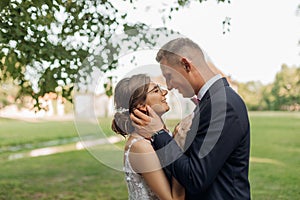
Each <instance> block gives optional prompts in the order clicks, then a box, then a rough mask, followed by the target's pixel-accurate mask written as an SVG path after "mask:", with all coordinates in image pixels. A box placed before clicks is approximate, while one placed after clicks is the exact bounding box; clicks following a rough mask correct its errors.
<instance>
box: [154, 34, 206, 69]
mask: <svg viewBox="0 0 300 200" xmlns="http://www.w3.org/2000/svg"><path fill="white" fill-rule="evenodd" d="M195 54H197V56H195ZM199 54H200V58H203V60H205V58H204V54H203V52H202V50H201V48H200V47H199V45H198V44H196V43H195V42H193V41H192V40H190V39H189V38H176V39H174V40H171V41H169V42H168V43H166V44H165V45H163V46H162V47H161V48H160V50H159V51H158V53H157V55H156V61H157V62H161V61H162V60H163V59H166V60H167V61H168V63H170V64H178V63H179V62H180V58H181V57H186V58H188V59H190V60H191V61H194V59H195V58H197V59H199Z"/></svg>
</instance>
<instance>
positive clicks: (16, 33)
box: [0, 0, 230, 102]
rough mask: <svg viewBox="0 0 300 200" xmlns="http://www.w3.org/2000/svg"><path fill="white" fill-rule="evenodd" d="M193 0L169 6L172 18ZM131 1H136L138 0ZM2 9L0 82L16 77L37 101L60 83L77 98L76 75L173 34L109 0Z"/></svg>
mask: <svg viewBox="0 0 300 200" xmlns="http://www.w3.org/2000/svg"><path fill="white" fill-rule="evenodd" d="M192 1H193V0H177V1H176V3H174V4H172V6H170V7H169V8H168V9H165V11H166V12H167V15H168V18H171V13H172V12H174V11H176V10H179V9H181V8H183V7H186V6H188V5H189V4H190V2H192ZM216 1H217V2H227V3H230V1H229V0H227V1H226V0H216ZM128 2H129V3H130V4H131V5H132V6H134V3H135V1H133V0H130V1H128ZM198 2H199V3H202V2H203V1H202V0H199V1H198ZM0 9H1V11H0V48H1V51H0V81H1V82H4V81H5V80H7V79H9V78H12V79H13V82H14V83H17V84H18V85H20V88H21V89H20V91H19V94H18V96H22V95H31V96H32V97H33V98H34V99H36V100H38V97H39V96H43V95H44V94H45V93H49V92H55V89H56V88H57V87H58V86H60V87H62V96H63V97H65V98H66V99H68V100H70V101H71V100H72V91H73V89H74V82H75V80H76V79H79V78H80V79H83V80H84V81H86V82H88V81H89V80H90V77H89V74H90V72H91V71H93V70H94V69H95V68H98V69H99V70H100V71H102V72H106V71H108V70H111V69H114V68H116V67H117V60H116V58H117V56H118V54H119V53H120V51H121V46H122V45H124V43H125V42H126V41H134V42H132V43H131V44H133V45H129V46H127V48H129V49H132V50H134V49H136V48H138V46H139V44H140V43H141V42H144V43H146V44H147V45H150V46H151V45H154V43H155V39H156V38H157V37H158V35H157V34H158V33H159V34H161V33H164V34H170V32H169V31H167V30H166V29H160V30H158V33H155V34H153V33H152V34H150V35H149V33H147V30H148V29H149V27H148V26H147V25H145V24H143V23H136V24H131V23H128V22H127V21H126V13H120V11H119V10H118V9H117V7H116V6H115V5H114V4H113V3H111V2H110V1H106V0H78V1H74V0H45V1H40V0H1V2H0ZM226 23H229V21H228V20H227V21H225V22H224V24H226ZM117 27H122V30H123V31H124V33H125V34H126V37H125V38H122V42H123V43H122V44H120V43H119V44H118V43H117V44H116V43H114V41H113V40H112V38H111V35H112V34H113V33H114V32H115V31H116V28H117ZM96 47H101V48H100V51H99V49H98V51H97V49H96ZM122 48H123V46H122ZM99 52H101V53H99ZM111 52H114V53H113V54H112V53H111ZM84 62H88V63H84ZM83 66H84V67H83ZM110 88H111V87H110ZM108 93H109V94H110V92H108ZM37 102H38V101H37Z"/></svg>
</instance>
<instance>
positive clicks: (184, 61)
mask: <svg viewBox="0 0 300 200" xmlns="http://www.w3.org/2000/svg"><path fill="white" fill-rule="evenodd" d="M181 63H182V65H183V66H184V69H185V71H186V72H190V71H191V61H189V60H188V59H187V58H186V57H182V58H181Z"/></svg>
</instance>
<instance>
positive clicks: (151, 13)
mask: <svg viewBox="0 0 300 200" xmlns="http://www.w3.org/2000/svg"><path fill="white" fill-rule="evenodd" d="M162 2H164V3H162ZM165 2H172V1H171V0H168V1H152V0H143V1H138V4H137V6H136V7H137V9H135V10H132V9H131V7H128V6H126V5H125V4H124V5H120V10H123V11H126V12H127V13H128V21H132V22H137V21H139V22H144V23H146V24H148V25H150V27H153V28H155V27H166V28H168V29H173V30H175V31H179V32H180V33H181V34H182V35H183V36H186V37H189V38H190V39H192V40H193V41H195V42H196V43H198V44H199V46H200V47H201V48H202V49H204V50H205V51H206V53H207V54H208V55H209V57H210V58H211V59H212V60H213V62H214V63H215V65H216V66H217V67H218V68H220V69H221V70H222V71H223V72H224V73H225V74H227V75H230V76H231V77H232V78H233V79H235V80H237V81H239V82H247V81H252V80H253V81H261V82H262V83H263V84H267V83H271V82H272V81H273V80H274V77H275V75H276V73H277V72H278V71H280V68H281V65H282V64H287V65H288V66H293V65H296V66H300V46H299V45H298V41H299V40H300V13H299V16H297V15H296V11H297V7H298V5H300V1H299V0H276V1H271V0H244V1H238V0H231V3H230V4H224V3H220V4H217V3H216V1H214V0H208V1H207V2H203V3H201V4H199V3H197V2H195V3H192V4H190V5H189V6H188V7H187V8H184V9H181V10H179V11H178V12H174V13H173V14H172V19H171V20H167V22H166V23H165V24H163V22H162V19H161V16H162V14H161V13H159V12H158V10H159V9H162V8H163V7H164V6H167V5H166V4H167V3H165ZM226 17H230V18H231V21H230V23H231V25H230V27H229V28H230V31H229V32H226V33H225V34H223V25H222V21H223V20H224V19H225V18H226ZM150 54H151V53H150ZM153 55H154V54H151V56H150V57H151V59H152V60H153V63H155V60H154V57H152V56H153ZM144 58H145V57H144ZM147 62H148V64H151V63H152V61H147ZM147 62H144V63H143V64H147Z"/></svg>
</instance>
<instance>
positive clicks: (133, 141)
mask: <svg viewBox="0 0 300 200" xmlns="http://www.w3.org/2000/svg"><path fill="white" fill-rule="evenodd" d="M142 139H144V138H143V137H138V138H133V139H132V140H131V142H130V144H129V145H128V150H127V151H128V152H129V151H130V149H131V146H132V145H133V144H134V143H136V142H138V141H140V140H142Z"/></svg>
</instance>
